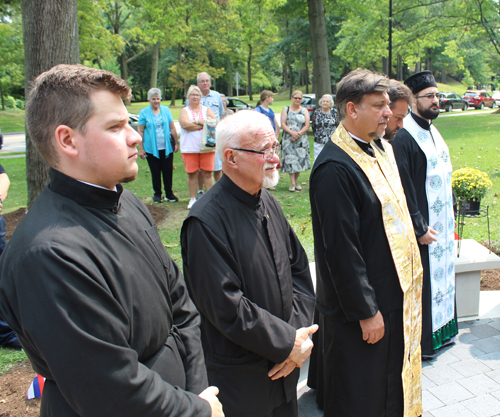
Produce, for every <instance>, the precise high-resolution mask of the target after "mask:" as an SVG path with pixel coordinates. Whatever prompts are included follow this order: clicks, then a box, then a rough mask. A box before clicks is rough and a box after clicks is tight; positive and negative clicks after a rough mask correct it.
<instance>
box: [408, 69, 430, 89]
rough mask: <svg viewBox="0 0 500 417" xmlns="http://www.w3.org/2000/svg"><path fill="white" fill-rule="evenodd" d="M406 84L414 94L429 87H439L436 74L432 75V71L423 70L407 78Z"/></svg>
mask: <svg viewBox="0 0 500 417" xmlns="http://www.w3.org/2000/svg"><path fill="white" fill-rule="evenodd" d="M405 84H406V85H407V86H408V87H409V88H410V90H411V92H412V93H413V94H417V93H418V92H420V91H422V90H424V89H426V88H429V87H437V84H436V80H435V79H434V75H432V72H430V71H422V72H417V73H416V74H413V75H412V76H411V77H408V78H407V79H406V80H405Z"/></svg>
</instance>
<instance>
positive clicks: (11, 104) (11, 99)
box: [4, 96, 16, 109]
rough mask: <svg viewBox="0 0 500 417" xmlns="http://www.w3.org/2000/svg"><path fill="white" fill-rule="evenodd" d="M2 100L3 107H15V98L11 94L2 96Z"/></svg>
mask: <svg viewBox="0 0 500 417" xmlns="http://www.w3.org/2000/svg"><path fill="white" fill-rule="evenodd" d="M4 102H5V107H6V108H8V109H15V108H16V99H15V98H14V97H11V96H6V97H4Z"/></svg>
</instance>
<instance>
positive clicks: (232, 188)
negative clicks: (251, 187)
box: [218, 175, 262, 207]
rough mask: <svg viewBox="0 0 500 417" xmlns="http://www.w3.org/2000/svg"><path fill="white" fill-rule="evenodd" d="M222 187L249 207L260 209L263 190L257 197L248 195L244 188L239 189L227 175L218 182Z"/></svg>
mask: <svg viewBox="0 0 500 417" xmlns="http://www.w3.org/2000/svg"><path fill="white" fill-rule="evenodd" d="M218 182H220V183H221V185H222V186H223V187H224V188H226V189H227V190H228V191H229V192H230V193H231V194H232V195H234V196H235V197H236V198H237V199H238V200H240V201H241V202H242V203H244V204H246V205H247V206H251V207H258V206H259V205H260V197H261V195H262V190H260V191H259V193H258V194H257V195H256V196H253V195H252V194H250V193H247V192H246V191H245V190H243V189H242V188H240V187H238V186H237V185H236V184H235V183H234V182H233V181H232V180H231V178H229V177H228V176H227V175H223V176H222V178H221V179H220V180H219V181H218Z"/></svg>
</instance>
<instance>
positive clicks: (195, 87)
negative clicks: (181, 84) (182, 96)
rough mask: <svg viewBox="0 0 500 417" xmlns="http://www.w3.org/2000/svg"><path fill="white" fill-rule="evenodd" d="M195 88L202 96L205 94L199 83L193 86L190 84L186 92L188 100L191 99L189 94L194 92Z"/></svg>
mask: <svg viewBox="0 0 500 417" xmlns="http://www.w3.org/2000/svg"><path fill="white" fill-rule="evenodd" d="M193 90H196V91H198V93H200V96H202V95H203V94H201V90H200V87H198V86H197V85H192V86H190V87H189V88H188V92H187V93H186V100H189V96H190V95H191V93H192V92H193Z"/></svg>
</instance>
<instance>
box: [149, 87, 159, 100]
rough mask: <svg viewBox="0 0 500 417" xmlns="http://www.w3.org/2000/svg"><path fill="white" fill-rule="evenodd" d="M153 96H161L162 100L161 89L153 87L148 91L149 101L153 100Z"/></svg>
mask: <svg viewBox="0 0 500 417" xmlns="http://www.w3.org/2000/svg"><path fill="white" fill-rule="evenodd" d="M153 96H160V100H161V90H160V89H159V88H151V89H150V90H149V91H148V101H149V100H151V99H152V98H153Z"/></svg>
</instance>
